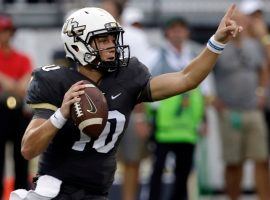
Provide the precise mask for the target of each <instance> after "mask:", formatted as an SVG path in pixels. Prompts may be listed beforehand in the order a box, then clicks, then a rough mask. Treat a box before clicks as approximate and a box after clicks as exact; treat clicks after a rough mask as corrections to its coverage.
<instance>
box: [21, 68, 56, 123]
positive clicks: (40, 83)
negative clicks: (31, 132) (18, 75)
mask: <svg viewBox="0 0 270 200" xmlns="http://www.w3.org/2000/svg"><path fill="white" fill-rule="evenodd" d="M44 73H45V72H43V71H42V70H41V69H37V70H35V71H34V72H33V73H32V79H31V81H30V84H29V87H28V90H27V96H26V103H27V104H28V105H29V106H30V107H31V108H33V109H34V115H38V116H36V117H42V118H48V115H49V114H45V115H44V112H45V113H46V111H47V112H48V113H50V114H51V112H53V111H56V110H57V108H58V107H59V104H60V105H61V101H59V97H58V95H57V90H56V89H55V88H56V85H55V84H54V83H53V81H52V80H51V77H50V74H49V73H47V74H44ZM40 110H42V113H43V114H42V115H39V113H40Z"/></svg>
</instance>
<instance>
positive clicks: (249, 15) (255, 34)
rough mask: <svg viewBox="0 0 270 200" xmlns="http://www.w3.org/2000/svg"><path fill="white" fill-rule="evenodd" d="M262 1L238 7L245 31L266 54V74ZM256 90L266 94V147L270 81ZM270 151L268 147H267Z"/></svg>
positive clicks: (267, 38) (269, 44)
mask: <svg viewBox="0 0 270 200" xmlns="http://www.w3.org/2000/svg"><path fill="white" fill-rule="evenodd" d="M264 6H265V5H264V3H263V2H262V1H260V0H253V1H251V0H245V1H242V2H241V4H240V7H239V9H240V10H241V11H242V12H243V13H244V14H245V15H246V19H247V23H248V24H247V31H248V33H249V35H250V36H251V37H252V38H254V39H255V40H257V41H258V43H259V44H260V46H261V48H262V49H263V50H264V52H265V54H266V58H267V59H266V65H267V66H268V75H269V72H270V34H269V31H268V27H267V23H266V21H265V19H264V15H263V8H264ZM257 92H259V93H261V94H262V95H266V97H267V99H266V107H265V118H266V122H267V127H268V141H269V142H268V147H269V148H270V82H268V86H267V88H258V90H257ZM269 152H270V149H269Z"/></svg>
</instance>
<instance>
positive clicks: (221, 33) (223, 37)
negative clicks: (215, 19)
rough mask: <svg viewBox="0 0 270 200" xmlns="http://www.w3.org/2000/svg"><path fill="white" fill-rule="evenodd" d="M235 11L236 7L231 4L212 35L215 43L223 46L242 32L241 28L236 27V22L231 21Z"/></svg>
mask: <svg viewBox="0 0 270 200" xmlns="http://www.w3.org/2000/svg"><path fill="white" fill-rule="evenodd" d="M235 10H236V5H235V4H233V5H231V6H230V7H229V8H228V10H227V11H226V13H225V15H224V17H223V18H222V20H221V21H220V23H219V26H218V29H217V31H216V33H215V35H214V37H215V40H216V41H218V42H221V43H224V44H225V43H227V42H228V41H229V40H230V39H231V38H232V37H236V35H237V34H238V33H240V32H241V31H242V30H243V27H242V26H240V25H238V24H237V22H236V21H235V20H233V19H232V18H233V14H234V12H235Z"/></svg>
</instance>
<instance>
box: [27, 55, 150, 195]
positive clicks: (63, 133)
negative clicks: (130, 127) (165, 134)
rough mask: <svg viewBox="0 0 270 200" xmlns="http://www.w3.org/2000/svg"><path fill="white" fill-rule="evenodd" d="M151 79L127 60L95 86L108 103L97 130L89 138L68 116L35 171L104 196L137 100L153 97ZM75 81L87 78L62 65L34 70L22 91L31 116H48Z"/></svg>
mask: <svg viewBox="0 0 270 200" xmlns="http://www.w3.org/2000/svg"><path fill="white" fill-rule="evenodd" d="M150 78H151V75H150V73H149V72H148V69H147V68H146V67H145V66H144V65H143V64H142V63H140V62H139V61H138V60H137V59H136V58H131V60H130V63H129V65H128V67H122V68H120V69H119V70H118V71H115V72H113V73H108V74H106V75H105V76H104V77H103V78H102V80H101V82H100V84H99V85H98V87H99V89H100V90H101V91H102V92H103V93H104V94H105V97H106V99H107V103H108V107H109V115H108V121H107V124H106V127H105V128H104V130H103V132H102V134H101V135H100V136H99V138H98V139H96V140H93V139H91V138H89V137H88V136H86V135H84V134H83V133H80V131H79V129H78V128H77V127H76V126H74V125H73V123H72V121H71V120H70V119H69V120H68V121H67V123H66V124H65V126H64V127H63V128H62V129H60V130H59V132H58V133H57V134H56V136H55V137H54V139H53V140H52V142H51V143H50V145H49V146H48V148H47V149H46V151H45V152H44V153H43V154H42V156H41V159H40V161H39V170H38V173H39V174H40V175H44V174H47V175H51V176H54V177H56V178H58V179H60V180H62V181H63V183H64V184H71V185H74V186H76V187H78V188H83V189H85V190H87V191H88V192H89V193H91V194H97V195H107V194H108V190H109V188H110V187H111V185H112V183H113V179H114V173H115V170H116V158H115V154H116V150H117V147H118V144H119V142H120V140H121V138H122V136H123V132H124V131H125V128H126V127H127V124H128V121H129V116H130V113H131V111H132V109H133V108H134V106H135V105H136V104H137V103H140V102H143V101H144V102H145V101H152V99H151V94H150V86H149V81H150ZM80 80H89V79H88V78H87V77H85V76H83V75H82V74H80V73H79V72H78V71H76V70H74V69H70V68H67V67H60V66H55V65H51V66H45V67H41V68H38V69H37V70H35V71H34V72H33V78H32V81H31V83H30V86H29V89H28V95H27V103H28V104H29V105H31V106H32V107H33V108H35V114H34V117H35V118H44V119H49V117H50V116H51V115H52V114H53V113H54V112H55V110H56V109H57V108H59V107H61V104H62V101H63V97H64V94H65V93H66V92H67V90H68V89H69V88H70V87H71V86H72V85H73V84H74V83H76V82H78V81H80Z"/></svg>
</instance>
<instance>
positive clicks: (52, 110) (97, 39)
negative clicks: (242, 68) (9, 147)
mask: <svg viewBox="0 0 270 200" xmlns="http://www.w3.org/2000/svg"><path fill="white" fill-rule="evenodd" d="M235 9H236V7H235V5H232V6H231V7H230V8H229V9H228V11H227V12H226V14H225V16H224V17H223V19H222V20H221V22H220V24H219V27H218V29H217V31H216V33H215V34H214V36H213V37H211V39H210V40H209V42H208V44H207V48H205V49H204V50H203V51H202V52H201V54H200V55H199V56H198V57H196V58H195V59H194V60H193V61H192V62H191V63H190V64H189V65H188V66H187V67H186V68H185V69H184V70H183V71H179V72H177V73H170V74H163V75H161V76H157V77H151V75H150V73H149V72H148V70H147V68H146V67H145V66H144V65H143V64H142V63H140V62H139V61H138V59H136V58H130V59H129V48H128V46H126V45H124V44H123V33H124V30H123V29H122V28H121V26H120V25H119V24H118V23H117V22H116V21H115V19H114V18H113V17H112V16H111V15H110V14H109V13H108V12H106V11H105V10H103V9H100V8H93V7H90V8H83V9H80V10H78V11H76V12H74V13H73V14H71V16H70V17H68V18H67V20H66V22H65V24H64V26H63V29H62V40H63V43H64V46H65V51H66V56H67V57H68V58H70V59H72V60H74V61H75V62H77V63H78V67H77V69H75V70H74V69H69V68H66V67H60V66H55V65H50V66H44V67H41V68H39V69H37V70H35V71H34V72H33V77H32V81H31V83H30V86H29V89H28V96H27V103H28V104H29V105H31V106H32V107H33V108H34V109H35V114H34V117H33V119H32V121H31V122H30V124H29V126H28V128H27V129H26V131H25V134H24V137H23V140H22V149H21V151H22V154H23V156H24V157H25V158H26V159H32V158H34V157H36V156H38V155H40V154H41V155H42V156H41V157H40V161H39V170H38V174H39V176H40V177H39V179H38V181H37V186H36V191H37V193H38V194H42V196H47V198H55V199H93V200H101V199H108V198H107V196H108V191H109V188H110V187H111V185H112V183H113V179H114V173H115V170H116V158H115V154H116V151H117V147H118V144H119V142H120V140H121V138H122V136H123V132H124V131H125V128H126V127H127V123H128V121H129V115H130V113H131V111H132V109H133V108H134V106H135V105H136V104H138V103H140V102H146V101H156V100H161V99H164V98H167V97H171V96H173V95H176V94H179V93H182V92H185V91H187V90H190V89H193V88H195V87H196V86H197V85H198V84H199V83H200V82H201V81H202V80H203V79H204V78H205V77H206V76H207V74H208V73H209V72H210V71H211V69H212V67H213V65H214V64H215V62H216V60H217V58H218V55H219V54H220V53H221V52H222V50H223V49H224V47H225V44H226V43H227V42H228V41H229V40H230V39H231V38H232V37H235V36H236V35H237V34H238V33H239V32H241V31H242V27H241V26H239V25H237V23H236V22H235V21H233V20H232V15H233V12H234V10H235ZM85 79H86V80H89V81H92V82H94V83H95V84H96V85H97V87H99V89H100V90H101V91H102V92H103V93H104V94H105V97H106V99H107V102H108V106H109V115H108V121H107V124H106V127H105V128H104V130H103V132H102V133H101V135H100V136H99V138H97V139H93V138H89V137H87V136H86V135H85V134H83V133H80V131H79V129H78V128H77V127H75V126H74V125H73V123H72V121H71V120H70V106H71V105H72V104H73V103H75V102H79V101H80V95H81V94H83V93H84V91H83V89H84V88H85V85H84V84H82V81H81V80H85ZM52 185H53V187H52ZM42 188H46V191H47V192H45V190H44V189H43V190H42ZM48 191H50V192H48Z"/></svg>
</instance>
